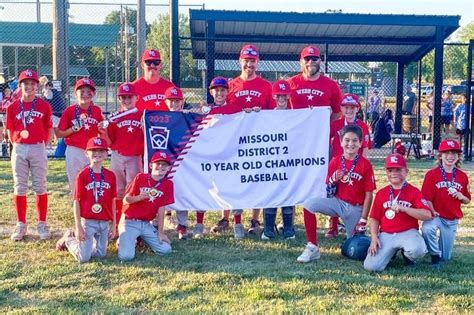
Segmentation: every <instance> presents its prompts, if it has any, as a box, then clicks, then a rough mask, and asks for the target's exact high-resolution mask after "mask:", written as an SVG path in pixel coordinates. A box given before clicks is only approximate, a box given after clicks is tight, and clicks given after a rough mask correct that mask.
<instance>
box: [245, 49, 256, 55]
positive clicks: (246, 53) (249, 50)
mask: <svg viewBox="0 0 474 315" xmlns="http://www.w3.org/2000/svg"><path fill="white" fill-rule="evenodd" d="M242 55H252V56H256V55H257V52H256V51H255V50H252V49H246V50H243V51H242Z"/></svg>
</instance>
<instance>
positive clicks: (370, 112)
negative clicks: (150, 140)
mask: <svg viewBox="0 0 474 315" xmlns="http://www.w3.org/2000/svg"><path fill="white" fill-rule="evenodd" d="M39 3H40V5H39V6H37V5H36V3H35V2H29V3H26V2H18V1H0V17H1V18H2V19H1V20H2V21H4V23H3V24H2V25H5V23H14V21H20V20H21V21H30V22H32V23H33V22H37V21H41V22H43V23H51V21H52V13H53V8H52V4H51V2H44V1H41V2H39ZM189 7H190V6H181V7H180V13H181V14H180V37H181V40H180V60H181V65H180V77H181V82H180V83H179V85H180V86H181V87H182V88H183V91H184V94H185V97H186V102H187V103H190V104H198V103H199V102H200V101H202V100H205V99H206V97H207V91H208V89H207V86H206V83H205V82H207V80H206V75H207V73H206V71H207V69H206V62H205V60H203V59H199V60H196V59H194V58H193V56H192V51H191V48H192V43H191V40H190V39H189V20H188V17H187V15H186V14H187V11H188V9H189ZM136 9H137V7H136V5H135V4H120V3H117V4H113V3H108V4H104V3H81V2H70V3H69V10H68V12H69V22H70V25H73V24H77V25H84V26H83V28H82V29H81V32H80V33H77V32H76V33H74V32H72V27H71V29H70V32H69V40H70V42H76V43H79V44H76V45H71V46H69V74H70V82H71V86H69V87H64V86H62V88H63V91H64V89H65V91H64V97H65V99H66V102H67V103H73V102H74V93H73V91H72V85H73V83H74V81H75V80H76V79H77V78H81V77H90V78H91V79H93V80H94V81H95V82H96V84H97V95H96V100H95V102H96V103H97V104H98V105H100V106H102V108H103V110H104V111H106V112H109V111H115V110H117V100H116V88H117V86H118V85H119V84H120V83H122V82H124V81H126V80H129V81H133V80H134V79H136V75H137V66H139V64H137V61H136V60H137V56H136V50H137V49H136V42H137V40H136V30H135V28H136V27H135V25H136V19H137V11H136ZM168 10H169V8H168V6H167V5H153V4H148V5H147V6H146V21H147V47H155V48H158V49H159V50H160V52H161V53H162V60H163V67H162V69H163V70H162V75H163V76H164V77H166V78H167V77H169V73H170V71H169V49H168V48H169V16H168ZM16 12H21V15H18V16H16V14H18V13H16ZM15 17H16V19H15ZM19 17H21V19H20V18H19ZM0 23H2V22H0ZM100 24H109V25H116V27H117V28H116V33H114V34H109V35H108V36H109V38H107V41H108V44H103V45H96V46H91V45H90V44H87V43H88V39H89V38H90V36H92V35H93V34H94V32H96V31H97V30H98V29H99V28H98V27H99V26H100ZM12 25H13V24H12ZM18 25H19V24H18ZM10 27H12V26H10ZM0 32H1V30H0ZM42 32H43V33H48V32H51V28H50V26H49V28H48V27H47V28H45V29H44V30H43V31H42ZM11 33H16V36H18V37H21V36H23V37H24V36H27V34H22V33H21V32H14V30H12V32H11ZM33 36H36V37H38V36H44V38H45V43H44V45H37V47H32V46H31V45H26V44H24V45H9V46H0V83H1V84H2V85H1V86H2V91H3V88H4V87H7V86H10V87H12V88H14V87H15V77H16V76H17V74H18V73H19V72H20V71H22V70H24V69H27V68H32V69H35V70H37V71H38V72H39V73H40V75H42V76H45V77H46V78H47V79H48V80H52V66H51V65H52V47H51V42H47V39H48V38H49V39H50V37H51V34H40V33H38V34H33ZM48 36H49V37H48ZM89 42H90V41H89ZM302 46H303V45H302ZM236 53H238V52H236ZM261 58H262V61H261V62H260V64H259V67H258V73H259V75H261V76H262V77H264V78H265V79H267V80H269V81H271V82H274V81H275V80H277V79H285V78H288V77H290V76H292V75H294V74H296V73H298V72H299V71H300V69H299V63H298V56H297V55H295V60H294V61H270V60H265V55H262V56H261ZM215 59H216V67H215V76H218V75H219V76H224V77H227V78H234V77H236V76H238V75H239V74H240V67H239V64H238V61H237V60H236V59H235V55H234V57H233V56H228V55H216V56H215ZM327 59H328V61H326V62H323V66H322V71H323V72H324V73H326V74H327V75H329V76H330V77H332V78H333V79H335V80H337V81H338V82H339V83H340V86H341V89H342V90H343V92H345V93H354V94H357V95H359V96H360V98H361V101H362V104H363V107H362V110H361V112H360V117H361V119H364V120H365V121H366V122H367V123H368V124H369V125H370V126H371V130H372V132H373V133H375V130H376V129H377V121H379V125H381V123H380V122H381V121H382V120H383V119H387V123H386V124H384V126H385V125H387V124H388V125H389V126H390V127H391V128H392V129H395V124H394V122H395V121H396V120H401V130H400V131H397V132H395V130H392V133H394V134H398V135H400V136H399V137H396V136H392V138H393V139H390V140H389V141H388V142H386V143H382V142H384V141H382V142H377V141H376V140H377V139H376V137H375V138H374V149H373V150H372V153H371V156H372V157H377V158H380V157H384V156H386V154H387V153H388V152H390V151H392V150H394V149H395V147H396V146H397V139H399V140H400V142H401V145H402V146H403V147H404V148H405V150H410V155H411V156H414V155H413V153H416V155H417V156H418V154H419V155H421V156H430V155H431V154H432V153H433V148H432V144H431V143H432V139H433V137H432V132H433V126H434V125H437V124H442V129H441V135H442V137H448V136H449V137H457V138H458V139H460V138H459V136H460V134H462V133H465V132H466V130H469V128H468V126H469V124H470V123H469V121H468V120H469V119H468V118H469V117H466V115H464V116H463V114H462V113H463V112H462V110H461V109H462V108H463V106H462V104H463V103H464V102H465V101H464V99H463V96H462V94H465V93H466V89H467V85H468V84H467V83H468V82H466V78H467V77H468V76H467V64H468V60H467V59H468V45H467V44H446V45H445V46H444V69H443V70H444V71H443V105H442V111H443V112H442V113H445V114H448V113H452V114H450V115H442V116H441V119H440V121H434V122H433V121H432V118H430V117H432V116H433V115H432V107H433V95H432V93H433V86H434V84H433V82H434V52H430V53H429V54H428V55H426V56H425V57H424V58H423V60H422V61H421V63H412V64H408V65H406V67H405V71H404V78H405V79H404V82H403V96H404V106H403V110H404V112H405V115H403V116H402V117H401V118H400V117H396V94H397V64H396V63H394V62H391V63H390V62H383V63H381V62H340V61H338V62H332V61H330V56H327ZM420 67H421V68H420ZM410 90H411V91H410ZM40 92H41V91H40ZM444 92H445V93H444ZM390 112H391V117H389V116H390ZM471 113H472V111H471ZM447 116H449V117H452V118H449V122H450V123H449V124H444V123H445V122H448V118H445V117H447ZM389 118H392V121H391V122H390V119H389ZM463 119H464V124H463V123H462V122H463ZM382 127H383V126H382ZM412 134H415V138H413V137H412ZM415 149H416V150H415Z"/></svg>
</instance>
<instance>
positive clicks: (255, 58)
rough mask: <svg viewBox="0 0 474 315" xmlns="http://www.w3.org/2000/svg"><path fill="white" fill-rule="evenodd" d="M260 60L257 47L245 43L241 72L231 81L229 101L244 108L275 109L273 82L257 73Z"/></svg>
mask: <svg viewBox="0 0 474 315" xmlns="http://www.w3.org/2000/svg"><path fill="white" fill-rule="evenodd" d="M259 60H260V55H259V53H258V50H257V47H255V46H253V45H244V46H243V47H242V49H241V50H240V58H239V64H240V69H241V73H240V75H239V76H238V77H236V78H234V79H232V80H231V81H230V82H229V94H228V95H227V103H229V104H232V105H237V106H239V107H240V108H242V109H243V110H246V111H250V110H255V111H258V110H260V109H273V108H274V107H275V106H274V100H273V98H272V84H271V83H270V82H268V81H267V80H265V79H263V78H262V77H260V76H258V75H257V66H258V62H259Z"/></svg>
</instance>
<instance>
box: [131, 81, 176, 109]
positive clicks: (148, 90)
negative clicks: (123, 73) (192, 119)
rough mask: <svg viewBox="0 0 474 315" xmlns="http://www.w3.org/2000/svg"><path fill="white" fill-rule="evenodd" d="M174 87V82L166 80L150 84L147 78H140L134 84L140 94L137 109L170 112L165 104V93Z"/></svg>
mask: <svg viewBox="0 0 474 315" xmlns="http://www.w3.org/2000/svg"><path fill="white" fill-rule="evenodd" d="M172 86H174V84H173V82H171V81H168V80H166V79H164V78H160V80H159V81H158V82H156V83H148V82H147V81H146V80H145V78H140V79H138V80H135V81H134V82H133V87H134V88H135V91H136V93H137V94H138V98H137V108H138V109H139V110H142V111H143V110H145V109H146V110H160V111H166V112H167V111H169V108H168V106H166V104H165V91H166V89H168V88H169V87H172Z"/></svg>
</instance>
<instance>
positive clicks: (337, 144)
mask: <svg viewBox="0 0 474 315" xmlns="http://www.w3.org/2000/svg"><path fill="white" fill-rule="evenodd" d="M356 123H357V126H359V127H360V128H361V129H362V146H361V147H360V149H359V154H362V151H363V150H364V148H369V149H370V148H371V142H370V133H369V127H367V124H366V123H365V122H363V121H362V120H360V119H357V121H356ZM345 125H347V123H346V119H345V118H344V117H342V118H341V119H337V120H334V121H332V122H331V127H330V131H329V139H330V141H331V148H332V156H338V155H341V154H342V153H344V151H343V150H342V147H341V139H340V137H339V133H340V131H341V129H342V128H344V126H345Z"/></svg>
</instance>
